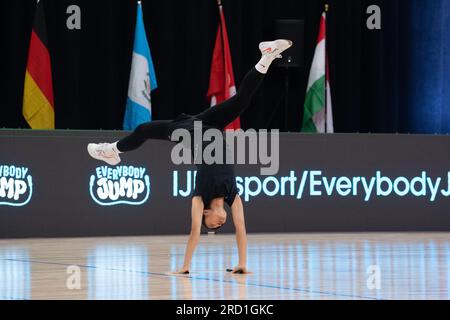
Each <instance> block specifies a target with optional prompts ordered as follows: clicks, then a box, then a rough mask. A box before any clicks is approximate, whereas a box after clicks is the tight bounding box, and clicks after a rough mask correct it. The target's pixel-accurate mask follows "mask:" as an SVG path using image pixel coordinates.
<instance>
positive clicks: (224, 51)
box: [208, 6, 241, 130]
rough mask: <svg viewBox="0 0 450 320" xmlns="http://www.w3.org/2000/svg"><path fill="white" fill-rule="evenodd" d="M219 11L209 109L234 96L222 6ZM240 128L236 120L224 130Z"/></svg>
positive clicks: (239, 121) (234, 88) (234, 85)
mask: <svg viewBox="0 0 450 320" xmlns="http://www.w3.org/2000/svg"><path fill="white" fill-rule="evenodd" d="M219 11H220V23H219V31H218V32H217V38H216V45H215V48H214V53H213V59H212V65H211V77H210V81H209V90H208V99H209V101H210V102H211V107H215V106H216V105H218V104H220V103H222V102H224V101H226V100H228V99H229V98H231V97H233V96H234V95H235V94H236V83H235V81H234V73H233V63H232V60H231V51H230V43H229V41H228V32H227V25H226V22H225V15H224V13H223V7H222V6H219ZM240 128H241V120H240V119H239V118H238V119H236V120H235V121H233V122H232V123H230V124H229V125H228V126H227V127H226V130H238V129H240Z"/></svg>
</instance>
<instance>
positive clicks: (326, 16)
mask: <svg viewBox="0 0 450 320" xmlns="http://www.w3.org/2000/svg"><path fill="white" fill-rule="evenodd" d="M329 7H330V6H329V5H328V3H327V4H325V134H327V133H328V50H327V47H328V34H327V26H328V21H327V20H328V19H327V18H328V10H329Z"/></svg>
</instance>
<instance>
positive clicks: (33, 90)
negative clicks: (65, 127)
mask: <svg viewBox="0 0 450 320" xmlns="http://www.w3.org/2000/svg"><path fill="white" fill-rule="evenodd" d="M23 116H24V117H25V119H26V120H27V122H28V124H29V125H30V127H31V128H32V129H41V130H48V129H55V110H54V100H53V83H52V68H51V63H50V54H49V51H48V41H47V27H46V23H45V16H44V7H43V5H42V1H39V0H38V2H37V8H36V14H35V18H34V26H33V31H32V33H31V41H30V49H29V53H28V65H27V71H26V75H25V87H24V95H23Z"/></svg>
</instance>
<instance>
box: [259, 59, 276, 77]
mask: <svg viewBox="0 0 450 320" xmlns="http://www.w3.org/2000/svg"><path fill="white" fill-rule="evenodd" d="M273 61H274V58H273V57H269V56H268V55H263V56H262V58H261V60H260V61H259V62H258V64H257V65H256V66H255V68H256V70H258V71H259V72H260V73H262V74H266V73H267V72H268V71H269V68H270V65H271V64H272V62H273Z"/></svg>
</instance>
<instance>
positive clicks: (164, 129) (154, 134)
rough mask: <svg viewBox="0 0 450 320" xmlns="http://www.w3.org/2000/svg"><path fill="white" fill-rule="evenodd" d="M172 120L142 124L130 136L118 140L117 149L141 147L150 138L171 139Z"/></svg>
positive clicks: (124, 149) (126, 150) (123, 150)
mask: <svg viewBox="0 0 450 320" xmlns="http://www.w3.org/2000/svg"><path fill="white" fill-rule="evenodd" d="M170 123H171V121H153V122H148V123H144V124H141V125H140V126H139V127H137V128H136V130H134V132H133V133H132V134H130V135H129V136H128V137H125V138H123V139H122V140H120V141H119V142H117V145H116V147H117V151H118V152H120V153H123V152H129V151H133V150H136V149H138V148H139V147H141V146H142V145H143V144H144V142H145V141H147V140H148V139H155V140H169V124H170Z"/></svg>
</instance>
